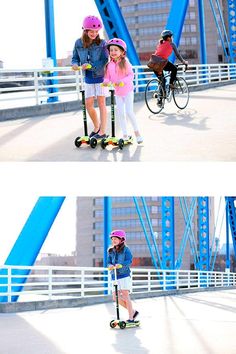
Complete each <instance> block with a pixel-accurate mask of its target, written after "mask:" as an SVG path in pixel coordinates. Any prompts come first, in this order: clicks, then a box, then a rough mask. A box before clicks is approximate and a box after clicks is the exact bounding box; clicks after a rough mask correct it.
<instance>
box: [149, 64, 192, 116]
mask: <svg viewBox="0 0 236 354" xmlns="http://www.w3.org/2000/svg"><path fill="white" fill-rule="evenodd" d="M177 67H178V65H177ZM186 69H187V67H186V65H185V70H184V71H186ZM169 78H170V73H169V72H167V73H166V74H164V75H163V76H162V77H160V78H154V79H151V80H149V81H148V83H147V85H146V88H145V102H146V106H147V108H148V109H149V111H150V112H152V113H154V114H158V113H160V112H161V111H162V110H163V108H164V106H165V100H167V102H171V99H172V97H173V100H174V102H175V105H176V106H177V107H178V108H179V109H184V108H186V107H187V105H188V101H189V88H188V84H187V82H186V80H185V79H184V78H183V77H181V76H177V77H176V81H175V83H174V88H173V89H171V88H170V86H169Z"/></svg>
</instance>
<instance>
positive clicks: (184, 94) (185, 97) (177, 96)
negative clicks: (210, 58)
mask: <svg viewBox="0 0 236 354" xmlns="http://www.w3.org/2000/svg"><path fill="white" fill-rule="evenodd" d="M173 99H174V102H175V104H176V106H177V107H178V108H180V109H184V108H185V107H187V104H188V101H189V89H188V84H187V82H186V81H185V80H184V79H183V78H182V77H177V78H176V81H175V88H174V90H173Z"/></svg>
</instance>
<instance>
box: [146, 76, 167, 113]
mask: <svg viewBox="0 0 236 354" xmlns="http://www.w3.org/2000/svg"><path fill="white" fill-rule="evenodd" d="M145 102H146V105H147V108H148V109H149V111H150V112H152V113H154V114H157V113H160V112H161V110H162V109H163V107H164V103H165V99H164V90H163V86H162V84H161V82H160V81H159V80H158V79H152V80H150V81H148V83H147V86H146V89H145Z"/></svg>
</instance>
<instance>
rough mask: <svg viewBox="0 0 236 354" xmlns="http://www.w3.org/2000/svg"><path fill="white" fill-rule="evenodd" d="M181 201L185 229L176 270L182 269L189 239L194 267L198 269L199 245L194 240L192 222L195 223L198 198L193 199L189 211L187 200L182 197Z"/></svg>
mask: <svg viewBox="0 0 236 354" xmlns="http://www.w3.org/2000/svg"><path fill="white" fill-rule="evenodd" d="M179 199H180V206H181V209H182V212H183V216H184V221H185V229H184V234H183V237H182V239H181V243H180V247H179V252H178V256H177V259H176V262H175V268H176V269H180V268H181V265H182V261H183V256H184V251H185V248H186V244H187V240H188V239H189V244H190V249H191V253H192V255H193V257H194V265H195V268H196V269H198V262H199V259H198V255H197V245H196V242H195V239H194V232H193V229H192V222H193V217H194V211H195V209H196V205H197V198H196V197H193V198H192V200H191V203H190V207H189V210H188V206H187V203H186V198H185V197H180V198H179ZM190 232H191V234H190Z"/></svg>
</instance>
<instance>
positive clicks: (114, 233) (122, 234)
mask: <svg viewBox="0 0 236 354" xmlns="http://www.w3.org/2000/svg"><path fill="white" fill-rule="evenodd" d="M112 237H117V238H119V239H121V241H122V240H123V241H126V234H125V231H124V230H113V231H112V232H111V233H110V238H112Z"/></svg>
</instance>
